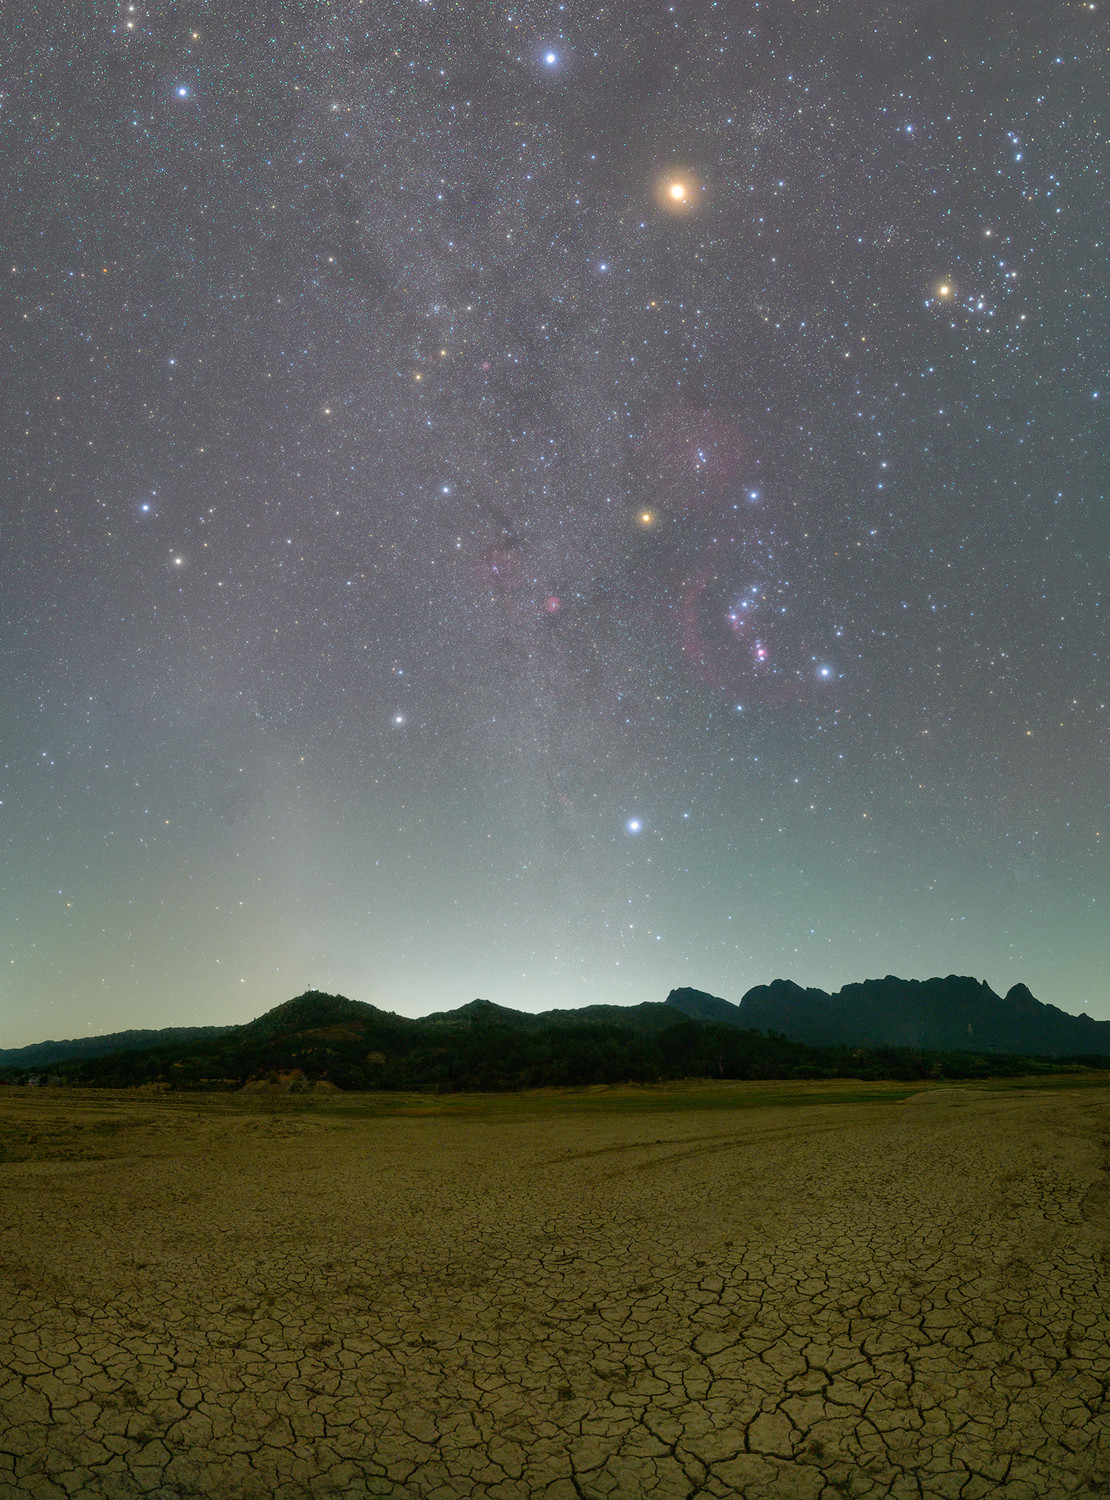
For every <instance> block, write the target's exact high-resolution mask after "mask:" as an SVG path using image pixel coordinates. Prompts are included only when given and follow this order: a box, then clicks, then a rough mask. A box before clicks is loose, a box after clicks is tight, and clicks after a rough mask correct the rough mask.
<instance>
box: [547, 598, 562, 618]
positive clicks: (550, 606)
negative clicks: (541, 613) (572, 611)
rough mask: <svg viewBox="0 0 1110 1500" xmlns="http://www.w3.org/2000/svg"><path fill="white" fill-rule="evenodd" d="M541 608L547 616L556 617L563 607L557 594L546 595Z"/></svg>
mask: <svg viewBox="0 0 1110 1500" xmlns="http://www.w3.org/2000/svg"><path fill="white" fill-rule="evenodd" d="M543 607H544V609H545V610H546V611H547V613H548V614H549V615H557V614H558V613H559V611H560V610H561V609H562V607H563V601H562V600H561V599H560V598H559V596H558V594H548V596H547V598H546V599H545V600H544V602H543Z"/></svg>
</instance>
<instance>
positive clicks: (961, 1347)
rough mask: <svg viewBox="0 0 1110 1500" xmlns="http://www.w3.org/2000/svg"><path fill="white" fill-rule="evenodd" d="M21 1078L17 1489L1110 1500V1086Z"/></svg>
mask: <svg viewBox="0 0 1110 1500" xmlns="http://www.w3.org/2000/svg"><path fill="white" fill-rule="evenodd" d="M907 1092H908V1090H907V1089H905V1088H902V1089H900V1090H896V1089H894V1088H884V1087H882V1086H876V1087H873V1088H871V1089H861V1088H856V1089H855V1091H854V1093H853V1091H852V1089H851V1088H850V1087H848V1088H840V1089H837V1088H835V1087H834V1088H832V1089H829V1088H827V1087H826V1088H824V1089H821V1088H819V1087H818V1086H793V1087H791V1086H786V1085H768V1086H765V1087H763V1088H760V1087H759V1086H753V1085H736V1086H735V1087H733V1088H731V1089H718V1090H716V1091H714V1090H712V1089H707V1088H706V1087H704V1086H700V1087H691V1088H688V1089H683V1088H680V1087H675V1088H671V1089H664V1090H658V1091H651V1090H641V1091H631V1090H624V1091H611V1092H608V1093H605V1094H596V1093H586V1094H580V1095H577V1096H574V1097H568V1096H565V1095H564V1096H552V1097H548V1098H539V1097H536V1096H532V1097H526V1098H520V1097H517V1098H509V1099H497V1100H469V1101H447V1102H445V1103H442V1104H441V1103H440V1102H438V1101H428V1100H424V1101H412V1100H410V1101H403V1100H402V1101H398V1100H396V1099H394V1100H391V1101H385V1100H378V1101H374V1100H368V1099H367V1098H366V1097H365V1096H360V1097H356V1096H350V1095H347V1096H343V1097H341V1098H336V1099H332V1098H329V1099H317V1098H288V1097H287V1098H283V1099H260V1098H258V1097H257V1096H256V1097H250V1098H244V1097H242V1096H239V1097H219V1098H213V1099H210V1100H202V1099H198V1098H196V1097H192V1098H190V1097H180V1096H171V1097H169V1098H156V1097H155V1098H151V1097H146V1098H144V1097H142V1096H138V1095H132V1096H126V1095H121V1094H115V1095H105V1094H77V1093H73V1092H63V1091H51V1090H41V1091H31V1090H16V1089H10V1090H5V1091H3V1092H2V1093H0V1162H2V1163H3V1164H2V1165H0V1194H2V1197H3V1214H2V1216H0V1289H2V1290H0V1497H9V1496H20V1497H22V1496H36V1497H38V1496H42V1497H46V1496H81V1497H98V1496H132V1495H133V1496H144V1497H148V1496H167V1497H168V1496H175V1495H193V1494H196V1495H204V1496H209V1497H213V1500H225V1497H226V1500H240V1497H243V1500H246V1497H254V1496H257V1497H260V1500H261V1497H270V1496H283V1497H297V1496H326V1495H332V1494H334V1495H340V1494H342V1495H344V1496H367V1495H375V1496H397V1497H421V1500H424V1497H433V1496H434V1497H437V1500H438V1497H444V1500H446V1497H450V1496H459V1497H471V1496H478V1497H502V1500H524V1497H532V1496H544V1497H547V1500H576V1497H589V1500H594V1497H603V1496H604V1497H617V1496H633V1497H635V1496H647V1495H651V1496H658V1497H661V1500H666V1497H693V1496H720V1497H733V1496H738V1495H741V1496H745V1497H749V1500H763V1497H767V1500H771V1497H778V1500H833V1497H840V1496H876V1497H877V1496H888V1495H890V1496H900V1495H905V1496H962V1497H967V1500H972V1497H977V1496H991V1497H1006V1500H1018V1497H1023V1500H1025V1497H1027V1500H1051V1497H1055V1496H1065V1495H1074V1496H1094V1495H1105V1494H1110V1430H1108V1426H1110V1424H1108V1421H1107V1413H1108V1410H1110V1408H1108V1405H1107V1391H1108V1388H1110V1199H1108V1195H1107V1188H1106V1183H1107V1178H1106V1175H1105V1167H1106V1146H1107V1137H1108V1136H1110V1090H1108V1089H1107V1088H1106V1087H1105V1086H1093V1087H1077V1086H1071V1087H1068V1088H1063V1087H1060V1088H1037V1089H1030V1090H1024V1089H1020V1088H1000V1089H997V1090H991V1089H984V1090H979V1091H975V1090H967V1089H960V1088H950V1089H935V1090H927V1091H924V1092H921V1093H918V1094H917V1095H914V1096H911V1097H909V1098H906V1097H905V1095H906V1094H907Z"/></svg>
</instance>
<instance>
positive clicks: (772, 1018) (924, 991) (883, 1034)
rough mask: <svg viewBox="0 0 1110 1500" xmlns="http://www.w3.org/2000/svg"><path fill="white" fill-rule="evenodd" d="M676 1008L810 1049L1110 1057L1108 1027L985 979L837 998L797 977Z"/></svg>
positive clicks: (879, 982) (860, 991) (684, 996)
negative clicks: (1000, 991) (733, 1000)
mask: <svg viewBox="0 0 1110 1500" xmlns="http://www.w3.org/2000/svg"><path fill="white" fill-rule="evenodd" d="M666 1003H667V1004H668V1005H670V1006H672V1007H674V1008H675V1009H677V1010H680V1011H682V1013H683V1014H684V1015H688V1016H692V1017H695V1018H696V1019H698V1020H714V1021H718V1022H724V1023H725V1024H727V1025H730V1026H737V1027H740V1028H741V1029H743V1030H757V1031H768V1032H770V1031H774V1032H781V1033H782V1034H783V1035H784V1036H787V1037H790V1038H791V1040H792V1041H799V1042H806V1043H808V1044H809V1045H810V1046H829V1045H832V1044H836V1043H843V1044H845V1045H847V1046H852V1047H883V1046H897V1047H915V1048H921V1049H923V1050H926V1051H964V1052H1012V1053H1017V1054H1025V1055H1030V1056H1042V1057H1075V1056H1110V1021H1094V1020H1092V1019H1091V1017H1090V1016H1085V1015H1078V1016H1076V1015H1069V1014H1068V1012H1067V1011H1063V1010H1060V1009H1059V1008H1058V1007H1057V1006H1055V1005H1046V1004H1044V1003H1043V1002H1042V1001H1040V1000H1037V999H1036V998H1035V997H1034V996H1033V995H1032V994H1031V993H1030V991H1029V989H1028V988H1027V986H1026V985H1024V984H1015V985H1014V986H1013V987H1012V988H1011V989H1010V990H1009V991H1008V992H1007V993H1006V995H1005V997H1003V996H1000V995H996V994H995V992H994V991H993V990H992V989H991V987H990V986H989V985H988V984H987V983H986V982H985V981H983V980H978V979H972V978H969V977H968V976H966V975H961V974H949V975H948V976H947V978H944V979H940V978H936V979H899V978H897V977H896V976H895V975H893V974H888V975H887V976H886V978H885V979H866V980H864V981H862V983H858V984H846V985H845V986H844V988H843V989H841V990H838V991H837V992H836V993H835V994H831V995H830V994H827V993H826V992H825V991H824V990H820V989H803V988H802V986H801V985H798V984H795V983H794V982H793V981H792V980H789V979H776V980H773V981H772V982H771V983H770V984H761V985H756V986H755V988H754V989H750V990H748V992H747V994H745V995H744V997H743V999H742V1000H741V1001H740V1004H739V1005H732V1004H730V1002H729V1001H727V1000H721V999H719V998H718V997H717V996H714V995H706V994H703V993H702V992H701V991H700V990H691V989H682V990H672V991H671V993H670V995H668V997H667V1002H666Z"/></svg>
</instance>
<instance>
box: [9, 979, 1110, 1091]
mask: <svg viewBox="0 0 1110 1500" xmlns="http://www.w3.org/2000/svg"><path fill="white" fill-rule="evenodd" d="M690 993H694V994H696V993H697V992H687V993H686V996H685V997H683V996H681V995H680V997H679V998H680V1000H681V999H683V998H685V1000H686V1001H687V1002H688V1001H689V995H690ZM707 998H709V999H712V998H713V997H707ZM672 1001H674V996H672ZM721 1003H722V1004H723V1003H725V1002H721ZM733 1009H736V1007H734V1008H733ZM1106 1065H1107V1066H1110V1061H1108V1062H1107V1064H1106ZM1064 1066H1068V1065H1067V1064H1064V1063H1062V1062H1055V1063H1050V1062H1047V1061H1044V1060H1040V1061H1038V1060H1037V1059H1033V1058H1028V1057H1020V1056H1016V1055H1012V1054H1002V1053H994V1054H977V1053H975V1052H973V1051H971V1050H970V1049H967V1048H964V1049H962V1050H959V1051H956V1050H952V1051H945V1050H927V1049H920V1048H907V1047H891V1046H871V1047H850V1046H847V1045H845V1044H843V1043H832V1044H828V1045H821V1046H814V1045H809V1044H807V1043H805V1042H800V1041H797V1040H792V1039H790V1038H788V1037H786V1036H783V1035H781V1034H776V1033H767V1032H763V1031H758V1030H745V1029H742V1028H741V1027H739V1026H737V1025H735V1024H721V1023H720V1022H719V1021H716V1020H700V1019H695V1018H692V1017H691V1016H689V1015H687V1014H685V1013H684V1012H683V1010H682V1009H681V1006H680V1004H679V1003H671V1004H666V1005H642V1006H634V1007H627V1008H622V1007H609V1006H602V1007H594V1008H591V1009H590V1010H588V1011H563V1012H553V1013H549V1014H548V1015H547V1016H533V1015H526V1014H524V1013H521V1012H518V1011H511V1010H507V1009H503V1008H502V1007H500V1006H495V1005H490V1004H489V1003H488V1002H485V1001H476V1002H474V1003H472V1004H471V1005H467V1006H463V1007H461V1008H460V1009H459V1010H458V1011H451V1012H447V1013H445V1014H442V1015H438V1016H431V1017H426V1018H424V1019H422V1020H410V1019H408V1018H406V1017H403V1016H398V1015H395V1014H393V1013H392V1012H389V1011H383V1010H379V1009H377V1008H376V1007H375V1006H372V1005H365V1004H362V1003H360V1002H359V1001H356V1000H349V999H347V998H346V997H345V996H342V995H325V994H322V993H320V992H318V991H309V992H307V993H306V994H304V995H300V996H298V997H297V998H296V999H294V1000H289V1001H286V1002H285V1003H284V1004H282V1005H279V1006H276V1007H275V1008H274V1009H273V1010H271V1011H268V1012H266V1014H265V1015H262V1016H259V1017H258V1018H257V1019H256V1020H254V1021H251V1022H248V1023H247V1024H246V1025H243V1026H237V1027H233V1028H231V1029H229V1030H226V1031H220V1032H217V1033H215V1034H212V1033H209V1034H207V1035H197V1034H194V1035H193V1036H191V1037H189V1038H187V1039H184V1040H181V1039H177V1040H173V1041H169V1042H162V1043H160V1044H159V1045H156V1046H152V1047H142V1048H138V1049H134V1050H128V1051H115V1052H111V1053H107V1054H104V1055H101V1056H98V1057H90V1056H71V1057H69V1058H65V1059H62V1060H59V1061H55V1062H52V1063H51V1065H50V1067H49V1072H48V1073H46V1074H44V1073H43V1072H42V1071H41V1070H35V1069H28V1068H26V1067H23V1068H15V1067H11V1066H8V1067H0V1082H5V1083H9V1084H19V1083H31V1082H36V1083H42V1082H49V1083H57V1084H76V1085H83V1086H92V1087H97V1086H99V1087H116V1088H120V1087H128V1086H133V1085H156V1086H161V1087H170V1088H185V1089H209V1090H211V1089H237V1088H243V1087H244V1086H246V1087H250V1088H268V1087H272V1088H293V1089H296V1090H304V1089H309V1088H317V1089H318V1088H321V1087H323V1088H328V1087H331V1088H338V1089H368V1090H389V1089H406V1090H407V1089H411V1090H440V1091H450V1092H457V1091H464V1090H504V1089H523V1088H536V1087H550V1086H568V1085H576V1086H581V1085H588V1084H602V1083H626V1082H643V1083H650V1082H657V1081H660V1080H664V1079H672V1078H784V1079H787V1078H816V1079H820V1078H865V1079H878V1078H904V1079H920V1078H930V1077H933V1078H936V1077H946V1078H981V1077H990V1076H998V1075H1006V1074H1017V1073H1027V1072H1048V1071H1053V1070H1054V1069H1055V1070H1058V1069H1059V1068H1061V1067H1064Z"/></svg>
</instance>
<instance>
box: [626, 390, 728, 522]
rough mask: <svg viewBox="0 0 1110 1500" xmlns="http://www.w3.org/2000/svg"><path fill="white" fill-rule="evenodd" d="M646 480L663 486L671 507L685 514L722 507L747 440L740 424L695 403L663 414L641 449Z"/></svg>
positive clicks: (650, 426) (667, 502)
mask: <svg viewBox="0 0 1110 1500" xmlns="http://www.w3.org/2000/svg"><path fill="white" fill-rule="evenodd" d="M640 453H641V458H642V460H643V463H644V467H645V470H646V472H645V474H644V478H645V480H646V481H647V482H648V483H649V484H650V485H651V486H652V487H653V488H654V487H655V486H662V487H663V492H664V493H663V497H662V498H663V499H664V500H665V503H666V506H667V508H668V509H669V510H671V511H674V512H678V513H679V514H682V513H685V514H687V515H689V514H691V513H692V512H694V511H697V510H702V509H704V508H705V507H706V506H712V505H718V504H720V503H721V501H722V500H724V499H725V498H726V496H728V495H729V494H731V492H732V487H733V486H734V485H735V484H736V483H737V482H738V480H739V477H740V474H741V471H742V469H743V465H744V461H745V459H746V457H747V453H748V441H747V439H746V438H745V436H744V433H743V432H742V430H741V429H740V427H739V426H738V424H737V423H736V422H733V421H732V420H730V419H729V418H728V417H719V416H717V415H716V414H715V413H714V412H711V411H701V410H699V409H698V408H697V407H694V406H679V407H672V408H671V409H670V410H667V411H662V412H660V413H659V414H658V415H657V416H656V417H655V419H654V420H653V421H652V422H651V424H650V425H649V427H648V429H647V431H646V433H645V435H644V440H643V444H642V447H641V450H640Z"/></svg>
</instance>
